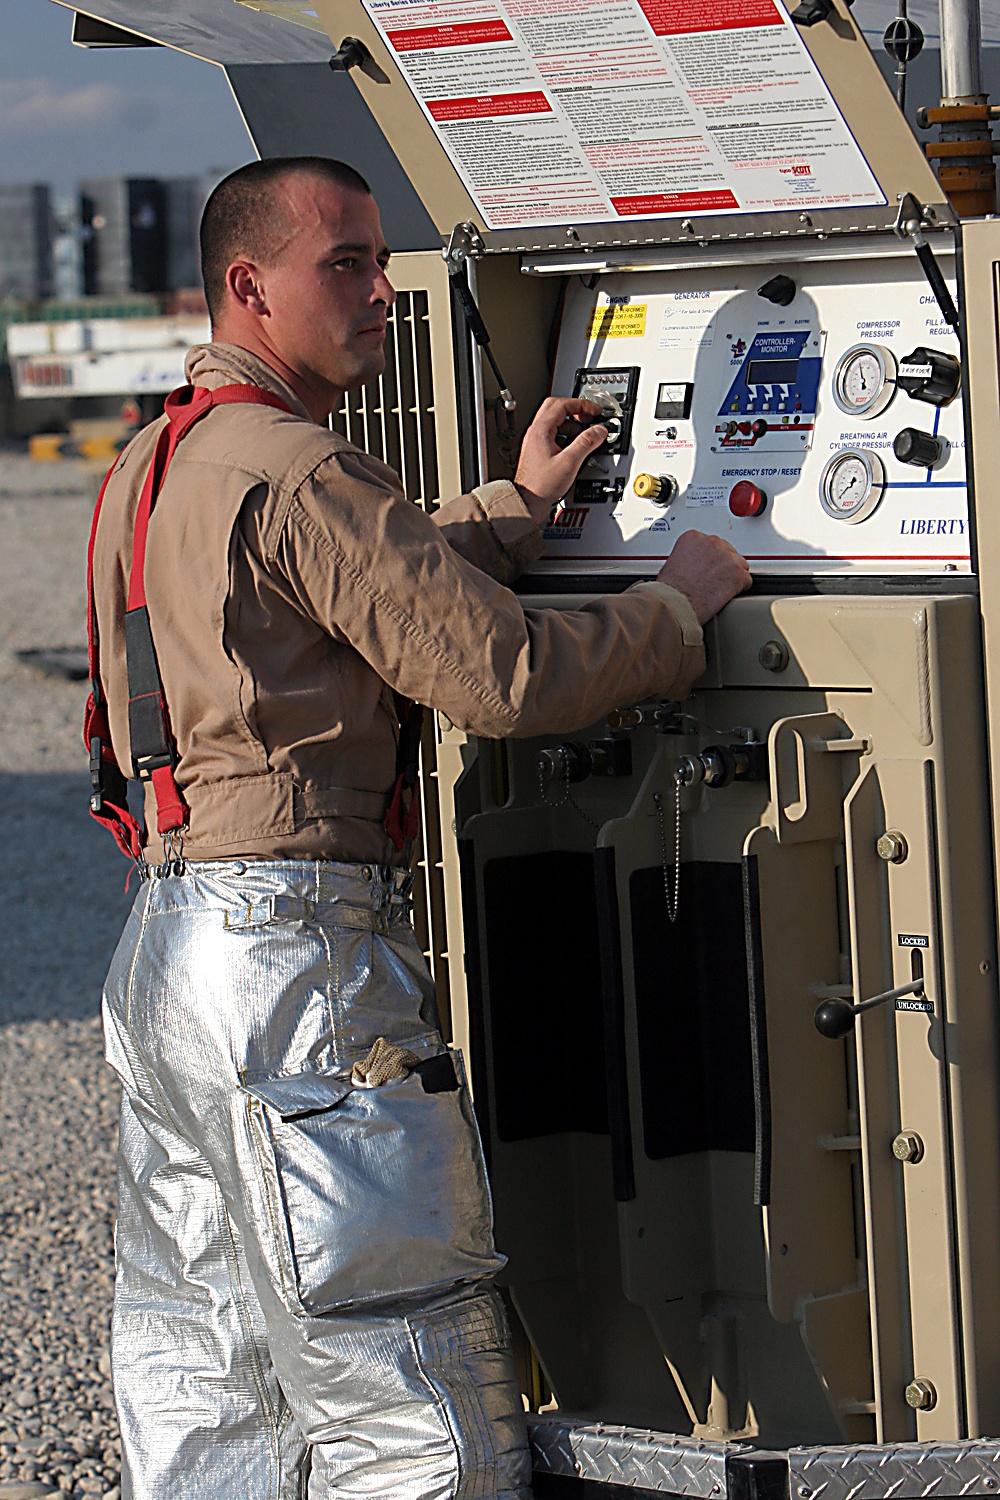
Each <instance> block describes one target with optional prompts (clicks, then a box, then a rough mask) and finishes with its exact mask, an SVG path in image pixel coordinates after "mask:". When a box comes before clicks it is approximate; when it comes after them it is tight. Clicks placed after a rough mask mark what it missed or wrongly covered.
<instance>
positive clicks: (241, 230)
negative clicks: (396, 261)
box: [201, 156, 371, 323]
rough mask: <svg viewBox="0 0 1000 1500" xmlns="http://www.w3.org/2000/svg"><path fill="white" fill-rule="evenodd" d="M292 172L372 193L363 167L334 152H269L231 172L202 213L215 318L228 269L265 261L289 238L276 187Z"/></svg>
mask: <svg viewBox="0 0 1000 1500" xmlns="http://www.w3.org/2000/svg"><path fill="white" fill-rule="evenodd" d="M292 176H296V177H298V176H304V177H322V178H324V179H325V180H326V181H327V182H332V183H335V184H336V186H337V187H345V188H353V189H354V191H355V192H358V193H369V194H370V193H371V188H370V187H369V186H368V184H367V182H366V181H365V179H364V178H363V177H362V175H361V173H360V172H356V171H355V170H354V168H353V167H349V166H348V165H347V163H346V162H344V161H334V160H333V158H332V157H329V156H270V157H268V158H267V159H266V160H265V161H252V162H248V163H247V165H246V166H245V167H238V168H237V170H236V171H235V172H230V174H229V176H228V177H224V178H223V179H222V181H221V182H220V183H219V184H218V186H217V187H216V188H215V189H214V190H213V191H212V193H211V195H210V196H209V199H208V202H207V203H206V204H205V210H204V213H203V214H202V216H201V275H202V280H203V281H204V283H205V300H206V301H207V302H208V310H209V313H210V314H211V317H212V322H213V323H215V322H217V321H218V319H219V317H220V316H221V314H222V311H223V309H224V307H225V302H226V272H227V271H228V270H229V267H230V266H231V265H232V263H233V261H234V260H235V259H236V258H237V256H240V255H245V256H246V257H247V259H248V260H252V261H254V262H255V264H257V265H266V264H267V262H268V259H269V258H270V257H271V256H272V255H273V254H274V253H275V252H276V250H277V247H278V246H279V245H280V244H281V242H282V240H283V238H284V231H285V224H284V222H283V221H282V219H281V217H280V216H279V214H278V212H277V211H276V209H275V199H274V187H275V184H276V183H278V182H281V181H283V180H284V179H285V178H288V177H292Z"/></svg>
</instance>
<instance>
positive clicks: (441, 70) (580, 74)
mask: <svg viewBox="0 0 1000 1500" xmlns="http://www.w3.org/2000/svg"><path fill="white" fill-rule="evenodd" d="M363 4H364V6H365V9H366V11H367V12H368V14H369V16H370V17H371V19H372V21H373V22H374V24H375V26H376V27H377V28H378V31H379V33H380V35H381V36H382V39H383V41H384V42H385V44H386V46H387V47H388V48H389V49H390V52H391V53H392V55H393V57H394V59H395V62H396V66H397V67H398V68H399V71H400V73H401V74H402V76H403V78H404V79H405V81H406V83H407V85H408V86H409V88H410V90H411V91H412V93H413V95H414V96H415V98H416V99H417V101H418V102H419V104H420V107H421V109H422V110H423V112H424V115H425V116H426V118H427V120H428V121H429V122H430V124H431V126H432V128H433V130H434V131H435V134H436V135H437V137H438V139H439V140H440V142H441V144H442V146H443V147H444V149H445V151H446V152H447V154H448V157H449V158H450V160H451V162H452V164H453V166H454V167H455V170H456V171H457V172H458V174H459V176H460V177H461V179H462V181H463V182H464V184H465V186H466V188H467V189H468V191H469V193H470V195H471V196H472V198H473V200H474V201H475V203H476V206H477V208H478V209H479V211H480V213H481V214H482V216H483V222H484V223H485V225H486V226H487V228H490V229H517V228H522V227H529V226H532V225H542V224H552V225H559V224H592V223H601V222H607V221H609V220H610V221H615V220H623V219H630V220H631V219H649V218H661V217H671V218H673V217H679V216H683V215H685V214H704V213H712V214H719V213H721V214H733V213H747V212H752V213H761V212H767V211H769V210H774V209H793V208H795V209H808V208H845V207H849V206H850V205H853V204H883V203H884V202H885V198H884V197H883V195H882V193H881V192H880V190H879V186H878V183H877V182H876V181H875V178H874V177H873V175H872V173H871V170H870V168H869V166H868V164H867V162H866V161H865V159H864V157H863V156H862V154H861V151H860V149H859V147H858V145H857V142H856V141H855V140H854V137H853V136H852V135H851V133H850V131H849V130H848V128H847V125H846V123H845V121H844V119H843V116H842V115H841V114H840V111H839V110H838V108H837V106H836V104H835V103H834V101H833V98H832V96H831V94H830V91H829V89H828V88H827V86H826V84H825V83H824V81H823V79H822V78H821V76H820V74H819V72H818V71H817V69H816V66H815V64H814V63H813V61H812V58H811V57H810V55H809V53H808V51H807V50H806V48H805V46H804V44H803V42H802V40H801V38H800V37H799V35H798V33H797V31H796V29H795V27H794V26H793V25H792V23H791V21H790V20H789V17H788V12H787V11H786V10H785V8H784V5H783V4H782V3H780V0H573V3H572V4H571V5H568V4H562V3H560V4H557V5H553V4H552V0H363Z"/></svg>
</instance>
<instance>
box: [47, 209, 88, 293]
mask: <svg viewBox="0 0 1000 1500" xmlns="http://www.w3.org/2000/svg"><path fill="white" fill-rule="evenodd" d="M52 226H53V227H52V295H53V296H54V297H57V298H62V299H63V300H69V299H72V298H76V297H82V296H83V245H82V243H81V241H80V200H79V197H78V195H77V194H76V193H73V194H67V195H62V196H57V197H56V198H54V199H53V204H52Z"/></svg>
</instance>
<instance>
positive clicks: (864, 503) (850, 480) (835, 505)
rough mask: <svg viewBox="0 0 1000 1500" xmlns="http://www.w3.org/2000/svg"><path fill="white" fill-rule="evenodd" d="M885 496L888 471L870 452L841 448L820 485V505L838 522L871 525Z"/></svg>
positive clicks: (827, 468) (832, 459)
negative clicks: (886, 472) (871, 516)
mask: <svg viewBox="0 0 1000 1500" xmlns="http://www.w3.org/2000/svg"><path fill="white" fill-rule="evenodd" d="M884 492H885V469H884V468H883V465H882V460H881V459H880V458H879V456H878V454H877V453H872V452H870V451H869V449H867V448H841V450H840V452H839V453H835V454H834V455H833V457H832V458H831V459H830V460H829V461H828V463H827V465H826V468H825V469H824V470H823V477H822V479H821V480H820V485H819V498H820V504H821V505H822V507H823V509H824V510H825V511H826V513H827V515H828V516H832V517H833V518H834V520H835V521H847V522H848V523H849V524H850V525H854V524H855V522H857V521H867V519H868V517H869V516H870V515H871V514H872V512H873V511H874V509H875V507H876V506H877V505H878V503H879V501H880V500H881V498H882V495H883V494H884Z"/></svg>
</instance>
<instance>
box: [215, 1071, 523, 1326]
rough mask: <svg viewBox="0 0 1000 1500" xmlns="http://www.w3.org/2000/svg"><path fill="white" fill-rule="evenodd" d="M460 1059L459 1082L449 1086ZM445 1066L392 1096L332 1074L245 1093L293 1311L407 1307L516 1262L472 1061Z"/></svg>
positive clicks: (395, 1088)
mask: <svg viewBox="0 0 1000 1500" xmlns="http://www.w3.org/2000/svg"><path fill="white" fill-rule="evenodd" d="M449 1060H450V1061H452V1062H453V1063H454V1067H455V1076H454V1083H453V1085H452V1086H451V1087H441V1082H442V1080H441V1072H442V1067H443V1069H444V1070H445V1071H450V1070H448V1069H447V1063H448V1061H449ZM436 1061H437V1060H435V1059H428V1060H427V1061H426V1062H425V1063H424V1064H422V1065H420V1067H418V1068H416V1069H414V1071H413V1072H411V1073H409V1074H408V1075H407V1076H406V1077H405V1078H400V1079H396V1080H394V1081H393V1082H390V1083H386V1084H383V1085H382V1086H381V1087H379V1088H364V1087H356V1086H354V1085H352V1083H351V1079H350V1075H349V1074H319V1073H303V1074H297V1075H295V1076H294V1077H282V1078H270V1079H266V1080H264V1081H255V1082H253V1083H247V1084H245V1085H244V1088H243V1093H244V1095H245V1097H246V1102H247V1111H248V1118H249V1127H250V1134H251V1139H252V1142H253V1146H254V1154H255V1158H256V1165H257V1168H258V1172H259V1188H260V1198H259V1204H260V1211H261V1215H262V1216H263V1217H265V1218H266V1221H267V1222H266V1237H267V1239H268V1240H269V1241H270V1245H268V1244H267V1243H265V1244H264V1245H263V1246H262V1248H264V1249H265V1251H267V1250H268V1249H269V1248H270V1249H271V1251H272V1254H271V1255H269V1256H268V1259H270V1260H271V1261H272V1262H273V1265H274V1270H275V1272H276V1273H277V1276H278V1284H279V1286H280V1288H281V1289H282V1291H283V1296H284V1300H285V1301H286V1303H287V1305H288V1306H289V1307H290V1309H291V1310H292V1311H293V1312H298V1313H307V1314H318V1313H324V1312H330V1311H332V1310H333V1309H335V1308H342V1307H347V1306H350V1305H352V1304H357V1303H367V1302H376V1301H394V1300H396V1299H397V1298H402V1297H407V1296H410V1295H413V1294H415V1293H426V1292H432V1291H434V1290H435V1289H437V1288H441V1287H445V1286H449V1285H453V1284H454V1283H455V1282H460V1281H473V1280H477V1279H479V1278H480V1277H483V1276H488V1275H491V1274H492V1273H493V1272H494V1271H496V1270H498V1269H499V1268H500V1266H502V1265H503V1258H502V1257H501V1256H498V1255H497V1254H496V1252H495V1250H494V1248H493V1228H492V1213H491V1208H490V1199H489V1191H488V1188H487V1185H486V1173H485V1168H484V1165H483V1158H482V1150H481V1147H480V1144H479V1135H478V1131H477V1129H476V1125H475V1121H474V1119H473V1116H472V1105H471V1101H470V1099H469V1093H468V1088H467V1086H466V1083H465V1076H464V1071H463V1069H462V1064H461V1057H460V1054H458V1053H454V1052H452V1053H446V1054H441V1059H440V1063H437V1067H436V1070H435V1068H433V1067H431V1068H429V1067H428V1063H435V1062H436ZM255 1196H257V1195H255Z"/></svg>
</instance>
